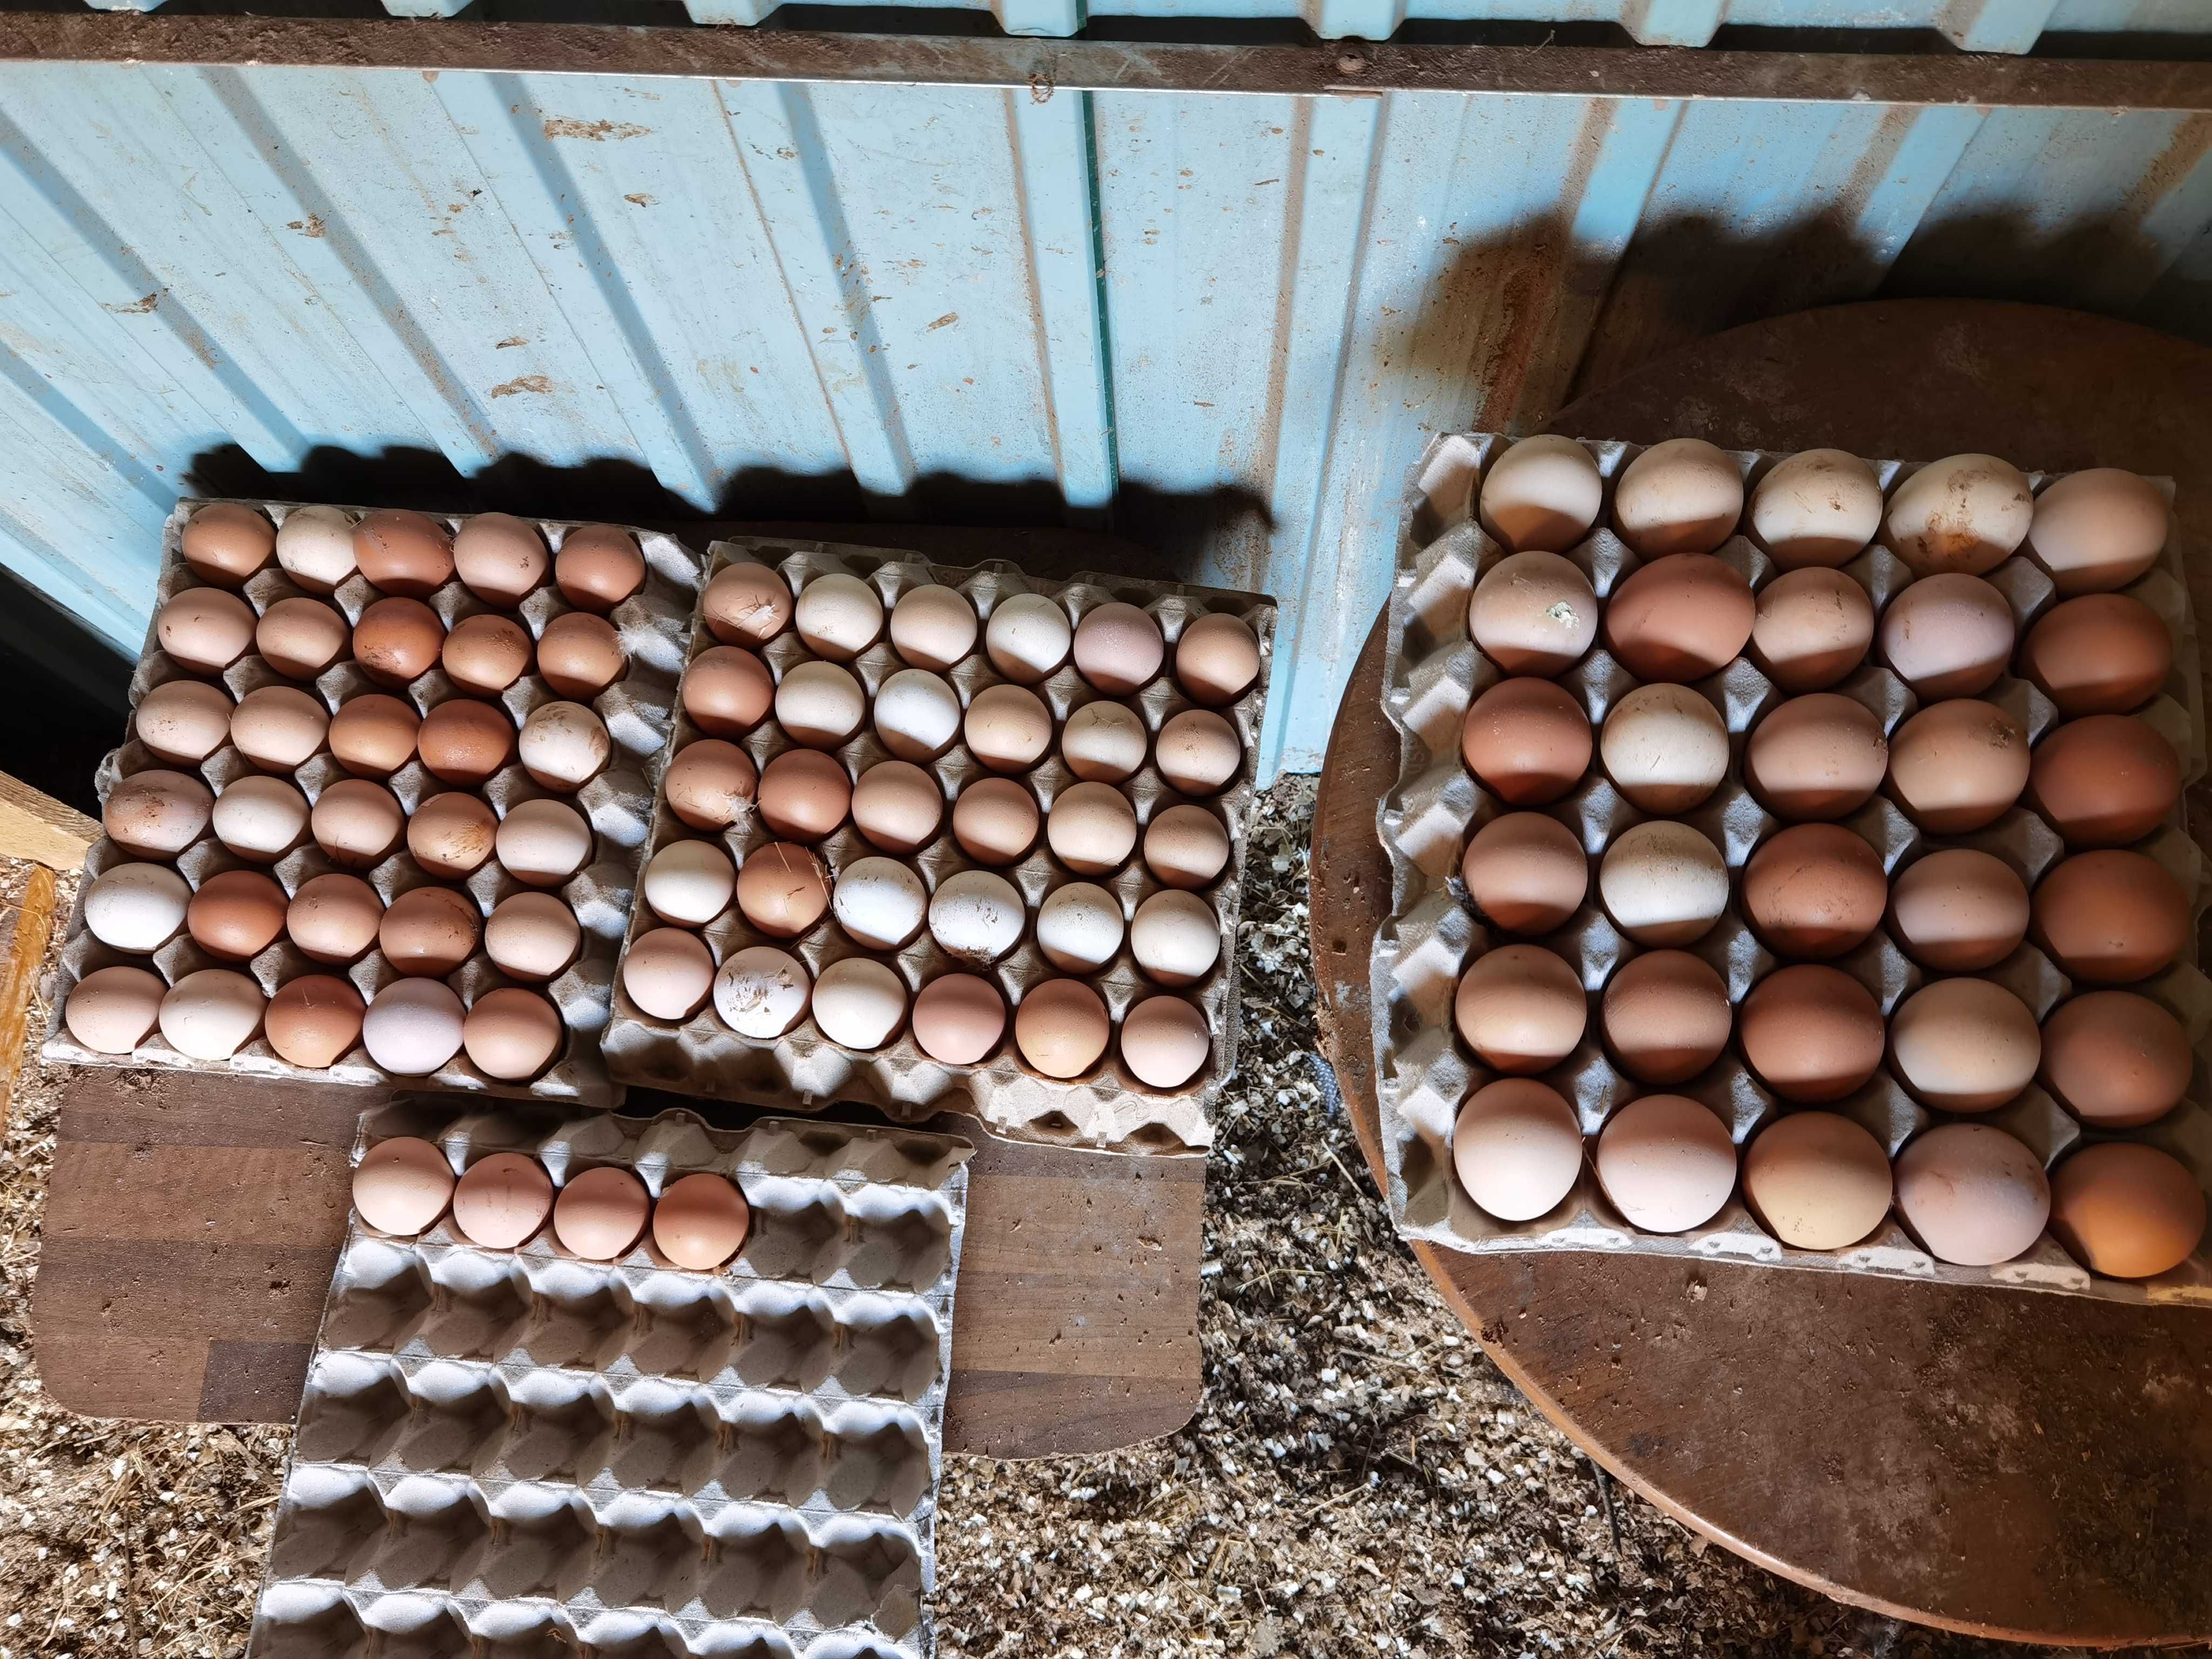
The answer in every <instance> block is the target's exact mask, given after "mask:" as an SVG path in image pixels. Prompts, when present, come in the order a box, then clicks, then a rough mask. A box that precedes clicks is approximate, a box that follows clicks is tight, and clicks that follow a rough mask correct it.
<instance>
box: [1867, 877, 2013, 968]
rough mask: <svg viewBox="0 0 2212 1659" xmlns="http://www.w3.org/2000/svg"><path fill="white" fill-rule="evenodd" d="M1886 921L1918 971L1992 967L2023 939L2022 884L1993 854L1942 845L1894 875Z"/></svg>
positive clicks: (2010, 952) (2008, 954)
mask: <svg viewBox="0 0 2212 1659" xmlns="http://www.w3.org/2000/svg"><path fill="white" fill-rule="evenodd" d="M1890 920H1891V929H1890V931H1891V933H1893V935H1894V936H1895V938H1896V939H1897V942H1898V944H1899V945H1901V946H1903V947H1904V950H1905V955H1907V956H1909V957H1911V958H1912V959H1913V960H1914V961H1915V962H1917V963H1919V964H1920V965H1921V966H1922V967H1923V968H1929V969H1934V970H1935V971H1936V972H1937V973H1942V974H1970V973H1974V972H1977V971H1978V970H1979V969H1984V968H1994V967H1995V966H1996V964H1997V963H2000V962H2002V961H2003V960H2004V959H2005V958H2006V957H2008V956H2010V955H2011V954H2012V953H2013V952H2014V951H2017V950H2018V949H2019V948H2020V943H2021V940H2022V939H2026V938H2027V883H2026V882H2024V881H2022V880H2021V878H2020V872H2018V871H2017V870H2015V869H2014V868H2013V867H2012V866H2010V865H2009V864H2007V863H2006V862H2005V861H2004V860H2002V859H2001V858H1998V857H1996V855H1995V854H1990V853H1983V852H1978V851H1976V850H1975V849H1974V848H1967V847H1949V848H1942V849H1940V850H1938V851H1936V852H1933V853H1929V854H1927V855H1926V856H1925V857H1923V858H1920V859H1917V860H1914V861H1913V862H1912V863H1911V864H1909V865H1907V866H1905V868H1904V869H1903V870H1902V871H1900V872H1899V873H1898V877H1897V880H1896V883H1895V884H1894V885H1893V888H1892V890H1891V892H1890Z"/></svg>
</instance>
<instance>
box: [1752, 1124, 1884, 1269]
mask: <svg viewBox="0 0 2212 1659" xmlns="http://www.w3.org/2000/svg"><path fill="white" fill-rule="evenodd" d="M1743 1196H1744V1201H1745V1202H1746V1203H1747V1204H1748V1205H1749V1206H1751V1212H1752V1213H1753V1215H1755V1216H1757V1217H1758V1218H1759V1225H1761V1226H1763V1227H1765V1229H1766V1231H1768V1232H1770V1233H1772V1234H1773V1235H1774V1236H1775V1237H1777V1238H1778V1239H1780V1240H1781V1241H1782V1242H1783V1243H1784V1244H1790V1245H1794V1246H1796V1248H1797V1249H1801V1250H1840V1249H1844V1247H1845V1246H1847V1245H1851V1244H1856V1243H1858V1242H1859V1241H1860V1240H1861V1239H1863V1238H1864V1237H1867V1236H1868V1235H1869V1233H1871V1232H1873V1231H1874V1230H1875V1228H1877V1227H1879V1226H1880V1225H1881V1220H1882V1218H1883V1217H1884V1216H1886V1215H1887V1214H1888V1213H1889V1198H1890V1180H1889V1158H1888V1155H1887V1153H1885V1152H1883V1151H1882V1149H1881V1142H1880V1141H1878V1140H1876V1139H1875V1138H1874V1137H1873V1136H1872V1135H1871V1134H1869V1133H1867V1131H1866V1130H1865V1129H1863V1128H1862V1127H1860V1126H1859V1125H1857V1123H1854V1122H1853V1121H1851V1120H1850V1119H1849V1118H1847V1117H1839V1116H1838V1115H1836V1114H1835V1113H1833V1112H1792V1113H1791V1114H1790V1115H1789V1116H1787V1117H1784V1118H1778V1119H1776V1120H1775V1121H1773V1122H1772V1123H1770V1124H1769V1125H1767V1127H1765V1129H1763V1130H1761V1131H1760V1132H1759V1136H1758V1138H1757V1139H1754V1140H1753V1142H1752V1143H1751V1146H1750V1148H1749V1149H1748V1150H1747V1152H1745V1153H1744V1157H1743Z"/></svg>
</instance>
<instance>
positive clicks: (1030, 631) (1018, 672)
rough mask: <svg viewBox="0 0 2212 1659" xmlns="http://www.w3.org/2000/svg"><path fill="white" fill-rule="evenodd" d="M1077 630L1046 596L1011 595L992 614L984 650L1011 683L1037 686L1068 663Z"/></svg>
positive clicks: (985, 635)
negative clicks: (1069, 651) (1069, 652)
mask: <svg viewBox="0 0 2212 1659" xmlns="http://www.w3.org/2000/svg"><path fill="white" fill-rule="evenodd" d="M1074 639H1075V629H1074V628H1073V626H1072V625H1070V623H1069V622H1068V620H1067V613H1066V611H1062V610H1061V609H1060V607H1059V606H1058V605H1055V604H1054V603H1053V601H1051V600H1050V599H1047V598H1045V596H1044V595H1043V594H1042V593H1010V594H1008V595H1007V596H1006V598H1005V599H1000V601H999V603H998V605H996V606H995V607H994V609H993V610H992V611H991V622H990V625H989V626H988V627H987V628H986V629H984V630H983V648H984V650H985V651H987V652H988V653H990V658H991V662H992V665H994V667H996V668H997V669H998V671H1000V673H1001V674H1004V675H1005V676H1006V678H1008V679H1010V680H1014V681H1017V682H1018V683H1019V684H1023V685H1035V684H1037V683H1038V682H1039V681H1040V680H1044V679H1048V678H1051V676H1052V674H1053V672H1054V670H1056V669H1057V668H1059V666H1060V664H1062V663H1064V662H1066V660H1067V652H1068V647H1069V646H1070V645H1072V644H1073V642H1074Z"/></svg>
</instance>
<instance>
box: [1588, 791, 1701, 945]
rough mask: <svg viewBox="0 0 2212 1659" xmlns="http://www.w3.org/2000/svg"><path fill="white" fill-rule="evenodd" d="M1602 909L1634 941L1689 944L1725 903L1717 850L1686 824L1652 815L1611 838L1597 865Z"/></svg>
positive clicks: (1654, 943)
mask: <svg viewBox="0 0 2212 1659" xmlns="http://www.w3.org/2000/svg"><path fill="white" fill-rule="evenodd" d="M1597 885H1598V892H1599V895H1600V896H1601V897H1602V898H1603V899H1604V901H1605V908H1606V909H1607V912H1608V913H1609V914H1610V915H1612V917H1613V921H1614V922H1615V923H1616V924H1617V925H1618V926H1619V927H1620V930H1621V932H1623V933H1626V934H1627V935H1628V936H1629V937H1630V938H1631V939H1634V940H1635V941H1636V942H1637V943H1638V944H1639V945H1689V944H1692V943H1694V942H1695V941H1697V940H1699V939H1703V938H1704V937H1705V935H1706V933H1709V932H1711V929H1712V925H1713V923H1714V922H1716V921H1718V920H1719V919H1720V915H1721V912H1722V911H1723V909H1725V908H1727V906H1728V899H1729V874H1728V866H1727V865H1726V863H1725V862H1723V860H1722V858H1721V853H1720V848H1717V847H1716V846H1714V845H1713V844H1712V842H1710V841H1708V840H1706V839H1705V836H1701V835H1699V833H1698V832H1697V831H1696V830H1695V829H1692V828H1690V826H1689V825H1688V824H1686V823H1674V822H1672V821H1670V820H1668V819H1663V818H1661V819H1654V820H1652V821H1651V822H1650V823H1639V824H1638V825H1636V826H1635V828H1633V829H1629V830H1627V831H1626V833H1624V834H1622V835H1621V836H1618V837H1616V838H1615V840H1614V842H1613V845H1612V846H1611V847H1609V848H1607V849H1606V854H1605V857H1604V859H1603V860H1601V862H1600V864H1599V865H1598V872H1597Z"/></svg>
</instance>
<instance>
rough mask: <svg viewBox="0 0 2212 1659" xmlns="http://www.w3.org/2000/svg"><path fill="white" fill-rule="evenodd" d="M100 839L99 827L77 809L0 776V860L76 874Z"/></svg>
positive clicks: (25, 784) (41, 791)
mask: <svg viewBox="0 0 2212 1659" xmlns="http://www.w3.org/2000/svg"><path fill="white" fill-rule="evenodd" d="M99 838H100V825H99V824H98V823H95V822H94V821H93V820H92V819H90V818H88V817H85V815H84V814H83V813H82V812H80V811H77V810H76V807H74V806H70V805H64V803H62V802H60V801H58V800H56V799H54V798H53V797H52V795H49V794H47V793H46V792H45V791H43V790H40V789H33V788H32V787H31V786H30V785H29V784H27V783H25V782H24V781H22V780H21V779H20V778H11V777H9V775H7V774H6V773H5V772H0V858H9V859H28V860H31V862H33V864H43V865H45V866H46V867H47V868H48V869H50V870H64V871H75V870H76V869H77V868H78V867H79V866H82V864H83V863H84V855H85V854H86V853H87V852H88V850H90V848H91V847H92V843H93V842H95V841H97V840H98V839H99Z"/></svg>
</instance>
